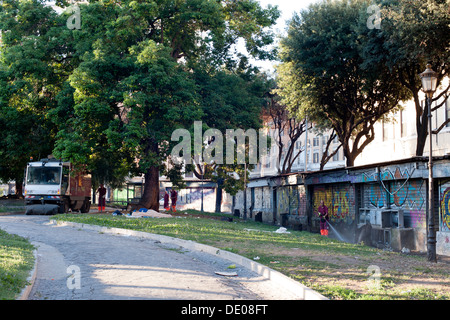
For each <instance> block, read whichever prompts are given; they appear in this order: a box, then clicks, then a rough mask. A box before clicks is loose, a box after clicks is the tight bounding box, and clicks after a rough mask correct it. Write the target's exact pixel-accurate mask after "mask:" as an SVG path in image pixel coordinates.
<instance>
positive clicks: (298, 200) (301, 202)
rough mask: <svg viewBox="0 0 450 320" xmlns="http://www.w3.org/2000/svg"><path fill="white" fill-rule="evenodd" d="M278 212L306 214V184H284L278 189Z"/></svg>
mask: <svg viewBox="0 0 450 320" xmlns="http://www.w3.org/2000/svg"><path fill="white" fill-rule="evenodd" d="M277 212H278V213H279V214H285V213H287V214H290V215H300V216H305V215H306V192H305V186H303V185H293V186H283V187H279V188H278V189H277Z"/></svg>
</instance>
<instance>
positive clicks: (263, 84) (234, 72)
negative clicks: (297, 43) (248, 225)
mask: <svg viewBox="0 0 450 320" xmlns="http://www.w3.org/2000/svg"><path fill="white" fill-rule="evenodd" d="M194 77H195V80H196V84H197V86H198V88H199V90H198V92H199V95H200V97H201V98H200V100H199V101H200V103H201V107H202V110H204V115H203V117H202V121H203V126H204V130H205V131H206V130H207V129H210V128H212V129H215V130H217V131H218V132H220V133H221V134H222V137H225V136H226V130H227V129H242V130H244V131H245V130H248V129H253V130H256V131H258V129H260V128H261V127H262V121H261V117H260V115H261V109H262V107H263V105H264V95H265V93H266V92H267V91H268V90H269V87H268V86H269V81H268V80H267V79H266V77H265V75H263V74H259V73H258V72H257V70H255V69H254V68H252V67H250V66H248V65H247V64H246V63H245V59H243V60H242V61H241V62H240V63H239V64H238V67H237V68H232V69H231V70H216V71H212V70H208V71H206V70H205V68H202V69H197V70H196V72H195V73H194ZM207 147H208V144H205V145H204V148H207ZM236 156H237V155H236ZM192 160H193V162H194V165H193V166H189V170H190V171H192V172H193V173H194V175H195V176H196V177H197V178H198V179H206V178H208V179H212V181H214V182H216V183H217V191H216V212H220V207H221V201H222V191H223V190H225V191H226V192H227V193H229V194H231V195H235V194H236V192H237V191H238V189H239V188H241V187H243V185H242V183H241V182H240V181H242V180H243V176H240V179H241V180H239V181H237V180H236V179H235V178H233V174H232V173H233V172H240V173H243V172H244V170H243V166H242V168H241V165H240V164H237V162H236V163H234V164H230V163H207V164H205V163H196V162H195V158H194V157H193V159H192ZM235 160H236V159H235ZM252 167H253V166H248V168H249V169H251V168H252Z"/></svg>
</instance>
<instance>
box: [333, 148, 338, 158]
mask: <svg viewBox="0 0 450 320" xmlns="http://www.w3.org/2000/svg"><path fill="white" fill-rule="evenodd" d="M334 150H336V149H334ZM333 161H339V151H338V152H336V154H335V155H334V156H333Z"/></svg>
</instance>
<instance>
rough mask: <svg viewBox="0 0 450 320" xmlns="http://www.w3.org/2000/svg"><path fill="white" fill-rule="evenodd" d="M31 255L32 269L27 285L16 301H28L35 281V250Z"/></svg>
mask: <svg viewBox="0 0 450 320" xmlns="http://www.w3.org/2000/svg"><path fill="white" fill-rule="evenodd" d="M33 254H34V266H33V269H32V270H31V271H30V275H29V276H28V278H27V283H28V285H27V286H26V287H25V288H23V289H22V291H21V292H20V294H19V295H18V297H17V298H16V300H28V296H29V295H30V292H31V289H32V288H33V285H34V281H35V280H36V274H37V265H38V256H37V249H35V250H34V251H33Z"/></svg>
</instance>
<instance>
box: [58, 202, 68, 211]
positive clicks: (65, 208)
mask: <svg viewBox="0 0 450 320" xmlns="http://www.w3.org/2000/svg"><path fill="white" fill-rule="evenodd" d="M68 212H69V204H68V203H67V202H64V203H61V204H60V205H59V210H58V213H68Z"/></svg>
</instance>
